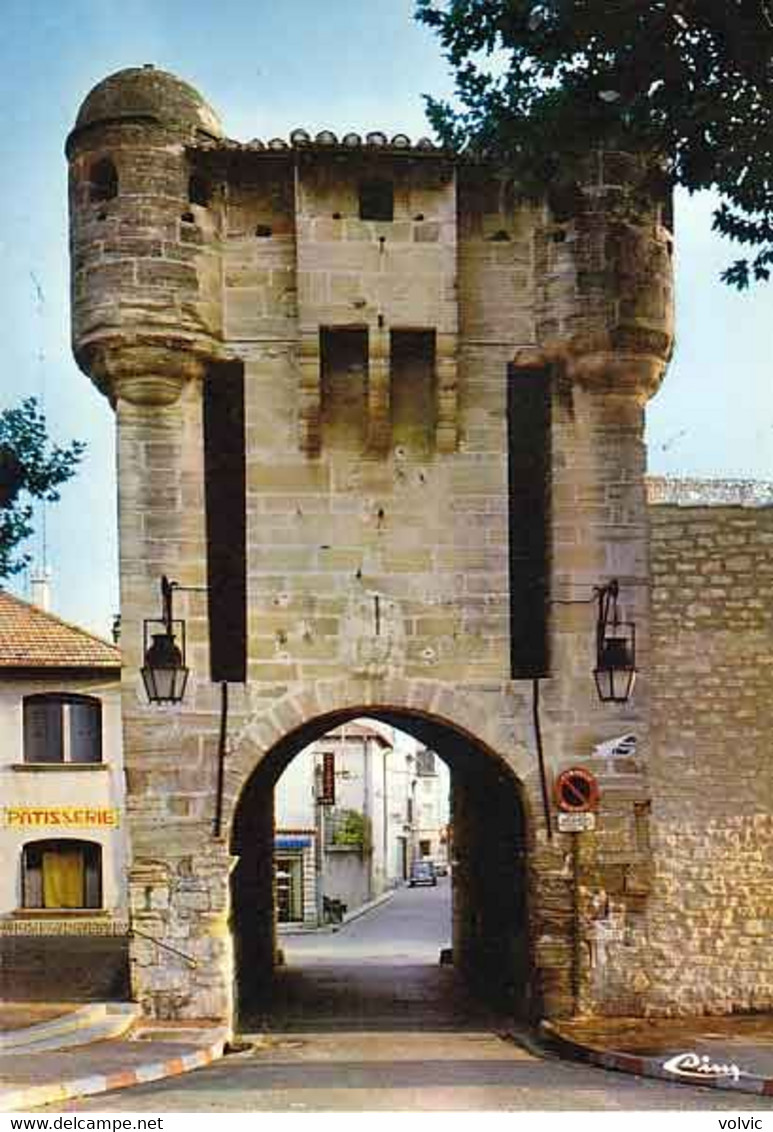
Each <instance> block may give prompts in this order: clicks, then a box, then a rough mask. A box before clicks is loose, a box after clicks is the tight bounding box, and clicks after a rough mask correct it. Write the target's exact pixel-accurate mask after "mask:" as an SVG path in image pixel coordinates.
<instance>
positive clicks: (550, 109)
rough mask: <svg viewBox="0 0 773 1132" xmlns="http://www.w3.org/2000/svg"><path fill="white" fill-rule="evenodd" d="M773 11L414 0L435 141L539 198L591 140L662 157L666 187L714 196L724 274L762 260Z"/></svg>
mask: <svg viewBox="0 0 773 1132" xmlns="http://www.w3.org/2000/svg"><path fill="white" fill-rule="evenodd" d="M772 7H773V5H771V4H769V3H767V2H765V0H657V2H654V0H653V2H649V0H610V2H609V3H603V2H602V0H446V2H444V3H443V2H441V3H436V2H434V0H417V10H416V14H417V18H418V19H419V20H420V21H421V22H423V23H424V24H426V25H428V26H429V27H430V28H432V29H433V30H434V31H435V32H436V33H437V35H438V36H439V38H440V42H441V44H442V46H443V49H444V51H445V54H446V57H447V58H448V60H449V62H450V63H451V66H452V67H453V69H454V72H455V81H456V91H457V95H458V103H457V104H455V105H451V104H449V103H444V102H440V101H438V100H436V99H433V98H431V97H428V98H427V108H428V113H429V117H430V120H431V122H432V125H433V126H434V128H435V129H436V131H437V132H438V134H439V135H440V137H441V138H442V140H443V141H444V142H445V143H446V144H448V145H451V146H453V147H454V148H459V147H461V146H465V145H472V146H474V147H475V148H478V149H481V150H483V151H484V152H487V153H491V154H493V155H496V156H499V157H503V158H506V159H507V160H508V161H509V162H510V163H511V165H512V167H513V168H514V171H515V173H516V175H517V176H519V178H520V180H521V183H522V184H523V186H524V190H525V191H526V192H532V191H539V190H542V191H544V190H545V188H546V187H548V186H550V185H551V184H552V182H553V181H554V179H555V178H556V177H557V176H561V175H563V174H564V173H565V170H566V168H567V165H570V164H571V158H572V157H573V156H575V155H579V154H580V153H581V152H582V151H583V149H584V150H585V151H586V152H587V150H588V148H592V147H593V146H599V145H602V146H613V147H616V148H620V149H627V150H630V151H642V152H649V153H653V154H658V155H660V159H661V161H665V168H666V170H667V175H668V177H669V178H670V181H671V184H673V185H681V186H683V187H684V188H686V189H688V190H689V191H690V192H695V191H696V190H698V189H715V190H716V191H717V192H718V193H719V196H720V204H719V207H718V208H717V209H716V211H715V214H714V228H715V229H717V230H718V231H719V232H721V233H722V234H723V235H725V236H728V237H730V239H732V240H735V241H736V242H737V243H739V244H741V245H743V247H744V252H745V254H744V256H743V257H742V258H740V259H738V260H737V261H736V262H734V263H732V264H731V265H730V266H729V267H728V268H727V270H726V271H725V272H724V273H723V276H722V278H723V279H724V280H725V281H726V282H728V283H730V284H732V285H734V286H736V287H738V288H744V287H747V286H748V285H749V283H750V281H751V280H753V279H754V280H760V279H768V278H769V277H770V273H771V269H772V265H773V183H772V181H771V172H772V171H773V154H772V153H771V147H773V13H772V11H771V8H772Z"/></svg>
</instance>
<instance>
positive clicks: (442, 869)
mask: <svg viewBox="0 0 773 1132" xmlns="http://www.w3.org/2000/svg"><path fill="white" fill-rule="evenodd" d="M435 876H436V877H447V876H448V865H447V864H446V862H445V861H436V862H435Z"/></svg>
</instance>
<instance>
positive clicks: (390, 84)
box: [0, 0, 773, 634]
mask: <svg viewBox="0 0 773 1132" xmlns="http://www.w3.org/2000/svg"><path fill="white" fill-rule="evenodd" d="M412 10H413V0H367V2H366V3H363V0H356V2H355V0H327V3H325V4H322V3H320V2H319V0H284V3H282V4H277V3H275V2H273V0H271V2H268V0H253V2H251V3H246V2H243V0H220V2H219V3H218V4H215V5H206V6H205V5H199V4H191V3H190V0H186V2H185V3H182V2H180V0H153V2H152V3H150V2H147V0H121V3H118V2H116V0H65V2H64V3H62V0H58V2H57V0H24V2H22V0H5V3H4V5H3V37H2V45H1V46H0V108H2V109H1V111H0V113H2V129H0V168H2V170H3V173H4V175H3V178H2V180H1V181H0V262H2V271H0V311H1V312H2V314H1V316H0V317H1V318H2V329H3V335H2V337H3V344H4V363H5V364H4V367H3V377H2V382H0V408H3V407H6V406H8V405H11V404H15V403H17V402H18V401H19V399H20V398H21V397H22V396H26V395H29V394H37V395H38V396H39V397H41V398H42V399H44V401H45V408H46V412H47V416H48V419H49V425H50V431H51V433H52V434H53V435H54V436H55V437H56V438H57V439H60V440H67V439H69V438H71V437H74V436H77V437H79V438H81V439H83V440H85V441H86V442H87V444H88V456H87V459H86V460H85V462H84V464H83V466H82V470H81V471H80V473H79V474H78V476H77V477H76V478H75V479H74V480H73V481H71V483H70V484H68V485H66V486H65V487H64V489H63V492H62V502H61V503H59V504H57V505H55V506H52V507H50V508H49V509H48V514H47V518H46V524H45V527H46V555H47V559H48V562H49V563H50V565H51V566H52V568H53V572H54V601H53V608H54V610H55V611H56V612H58V613H60V614H61V615H62V616H64V617H66V618H68V619H70V620H73V621H77V622H79V623H81V624H83V625H87V626H89V627H91V628H93V629H95V630H96V631H98V632H101V633H103V634H106V633H107V632H108V630H109V626H110V622H111V618H112V613H113V611H115V610H116V609H117V607H118V596H117V593H118V588H117V566H116V542H115V482H114V471H113V467H114V439H113V419H112V412H111V410H110V408H109V406H108V404H107V403H106V402H105V400H104V399H103V398H102V397H101V396H100V395H99V394H98V393H97V392H96V390H94V389H93V388H92V386H91V385H90V383H89V381H88V379H87V378H86V377H84V376H83V375H82V374H81V373H80V372H79V371H78V369H77V367H76V366H75V364H74V362H73V361H72V357H71V353H70V345H69V299H68V286H69V284H68V272H69V264H68V256H67V196H66V165H65V160H64V156H63V146H64V140H65V137H66V135H67V133H68V131H69V130H70V128H71V126H72V123H73V121H74V118H75V115H76V113H77V109H78V106H79V105H80V103H81V101H82V100H83V98H84V97H85V95H86V94H87V93H88V91H89V90H90V89H91V87H92V86H94V84H95V83H97V82H98V81H99V80H100V79H102V78H103V77H104V76H105V75H107V74H109V73H111V72H112V71H116V70H119V69H120V68H121V67H127V66H136V65H138V64H142V63H155V64H156V65H157V66H159V67H162V68H164V69H166V70H170V71H173V72H174V73H176V74H178V75H180V77H182V78H184V79H186V80H188V81H189V82H191V83H193V85H194V86H195V87H197V88H198V89H199V91H200V92H201V93H202V94H203V95H204V97H205V98H206V99H207V100H208V101H209V102H210V103H211V105H212V106H213V107H214V109H215V110H216V111H217V113H218V114H219V115H220V117H221V119H222V121H223V124H224V127H225V131H226V133H227V134H228V135H229V136H231V137H235V138H237V139H239V140H247V139H249V138H251V137H264V138H266V137H270V136H273V135H275V134H280V135H285V136H286V135H287V134H288V133H289V131H290V130H291V129H292V128H293V127H295V126H300V125H303V126H306V127H307V128H311V129H314V130H317V129H322V128H323V127H325V126H329V127H330V128H332V129H335V130H337V131H340V130H343V129H344V128H347V127H348V128H352V129H359V130H366V129H374V128H382V129H385V130H387V131H394V132H397V131H398V130H405V131H406V132H407V133H409V134H412V135H413V136H418V135H420V134H422V133H427V132H428V130H427V126H426V123H425V121H424V115H423V106H422V101H421V93H422V91H431V92H432V93H434V94H444V93H448V92H449V91H450V81H449V77H448V74H447V70H446V66H445V63H444V61H443V59H442V58H441V56H440V53H439V51H438V48H437V45H436V42H435V40H434V39H433V37H432V36H431V35H430V33H429V32H428V31H427V30H426V29H424V28H422V27H419V26H418V25H416V24H415V23H414V22H413V19H412ZM710 214H711V201H710V199H707V198H697V199H693V200H691V201H688V200H681V199H680V200H679V201H678V207H677V303H678V306H677V332H678V346H677V351H676V355H675V358H674V362H673V363H672V366H671V369H670V371H669V374H668V376H667V378H666V381H665V383H664V385H663V388H662V390H661V392H660V393H659V394H658V395H657V397H655V398H654V400H653V401H652V402H651V404H650V408H649V412H648V439H649V445H650V469H651V470H652V471H653V472H663V473H668V474H673V475H698V476H744V477H756V478H773V381H772V380H771V373H770V369H771V356H772V355H773V351H772V350H771V344H772V343H771V338H772V337H773V328H772V325H771V318H770V312H771V304H772V303H773V289H771V286H769V287H768V288H761V289H758V290H757V291H756V292H755V293H753V294H751V295H745V296H739V295H737V294H735V293H732V292H730V291H729V290H728V289H727V288H725V287H724V286H722V284H720V283H719V281H718V274H719V271H720V270H721V268H722V266H723V265H724V264H725V263H726V262H727V261H728V259H729V258H730V257H731V254H732V252H731V249H729V248H728V247H727V245H725V244H723V243H722V242H721V241H719V240H718V239H717V238H716V237H714V236H712V234H711V232H710ZM38 288H39V289H38ZM41 296H42V297H41ZM40 526H41V524H38V527H39V531H38V534H37V535H36V537H35V539H34V540H32V545H31V549H32V550H33V551H34V552H35V553H36V555H37V557H38V558H40V556H41V555H42V552H43V546H42V542H43V539H42V532H41V530H40ZM14 588H16V589H17V590H18V592H20V593H21V594H22V595H24V594H25V580H24V578H23V577H22V578H20V579H19V580H18V582H16V583H14Z"/></svg>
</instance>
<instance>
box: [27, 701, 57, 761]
mask: <svg viewBox="0 0 773 1132" xmlns="http://www.w3.org/2000/svg"><path fill="white" fill-rule="evenodd" d="M24 761H25V762H28V763H60V762H63V761H64V746H63V744H62V705H61V703H60V702H59V701H57V700H43V699H41V700H28V701H26V702H25V704H24Z"/></svg>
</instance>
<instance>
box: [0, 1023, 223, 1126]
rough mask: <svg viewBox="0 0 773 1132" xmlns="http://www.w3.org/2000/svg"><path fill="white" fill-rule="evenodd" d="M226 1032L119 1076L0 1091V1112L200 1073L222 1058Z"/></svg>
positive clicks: (104, 1076) (23, 1110)
mask: <svg viewBox="0 0 773 1132" xmlns="http://www.w3.org/2000/svg"><path fill="white" fill-rule="evenodd" d="M227 1036H228V1035H227V1032H226V1031H225V1030H222V1031H221V1032H220V1033H219V1034H218V1037H217V1038H216V1039H215V1040H214V1041H212V1042H210V1044H209V1045H207V1046H203V1047H202V1048H201V1049H197V1050H194V1051H193V1052H192V1053H186V1054H182V1055H181V1056H179V1057H170V1058H167V1060H166V1061H153V1062H149V1063H148V1064H147V1065H138V1066H137V1067H136V1069H126V1070H123V1071H121V1072H118V1073H105V1074H103V1073H99V1074H96V1073H95V1074H92V1075H91V1076H88V1077H74V1078H73V1079H72V1080H70V1081H62V1082H58V1083H54V1082H51V1083H50V1084H47V1085H32V1086H30V1087H28V1088H25V1089H13V1088H11V1089H0V1112H26V1111H28V1110H29V1109H32V1108H38V1107H40V1106H41V1105H45V1104H61V1103H63V1102H64V1101H71V1100H75V1099H76V1098H77V1097H93V1096H96V1095H97V1094H98V1093H107V1092H111V1091H112V1090H113V1089H128V1088H130V1087H131V1086H132V1085H145V1084H148V1083H149V1082H150V1081H160V1080H162V1079H163V1078H165V1077H176V1076H178V1075H179V1074H180V1073H189V1072H190V1071H191V1070H192V1069H201V1068H202V1067H203V1066H205V1065H209V1064H211V1062H213V1061H217V1060H218V1058H221V1057H222V1056H223V1050H224V1046H225V1043H226V1038H227Z"/></svg>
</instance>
